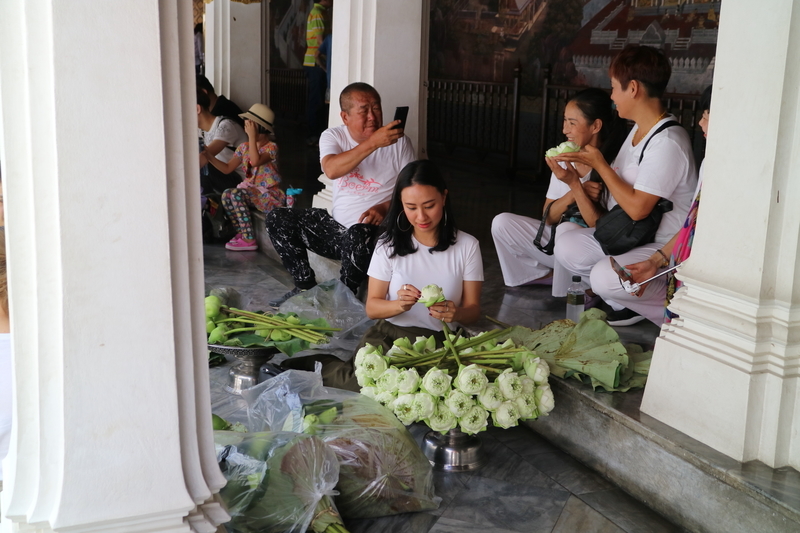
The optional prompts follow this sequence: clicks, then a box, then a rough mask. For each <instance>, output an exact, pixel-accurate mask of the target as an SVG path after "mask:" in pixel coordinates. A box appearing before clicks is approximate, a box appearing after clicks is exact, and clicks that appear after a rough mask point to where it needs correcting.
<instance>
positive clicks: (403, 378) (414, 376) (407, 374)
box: [397, 368, 420, 394]
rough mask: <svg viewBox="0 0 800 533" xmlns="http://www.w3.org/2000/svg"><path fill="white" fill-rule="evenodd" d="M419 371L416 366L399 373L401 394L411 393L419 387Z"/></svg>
mask: <svg viewBox="0 0 800 533" xmlns="http://www.w3.org/2000/svg"><path fill="white" fill-rule="evenodd" d="M419 382H420V379H419V372H417V369H416V368H407V369H405V370H401V371H400V373H399V374H398V375H397V391H398V392H399V393H400V394H411V393H413V392H417V389H418V388H419Z"/></svg>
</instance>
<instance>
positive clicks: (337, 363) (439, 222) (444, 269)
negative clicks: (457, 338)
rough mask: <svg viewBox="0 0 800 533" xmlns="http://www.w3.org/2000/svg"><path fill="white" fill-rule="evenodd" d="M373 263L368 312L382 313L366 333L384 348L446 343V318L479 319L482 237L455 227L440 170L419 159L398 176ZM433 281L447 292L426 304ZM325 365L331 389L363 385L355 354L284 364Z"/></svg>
mask: <svg viewBox="0 0 800 533" xmlns="http://www.w3.org/2000/svg"><path fill="white" fill-rule="evenodd" d="M381 228H382V229H383V233H382V236H381V237H380V239H379V241H378V244H377V246H376V247H375V252H374V254H373V256H372V261H371V262H370V265H369V271H368V274H369V291H368V295H367V316H369V317H370V318H375V319H378V321H377V323H376V324H375V325H374V326H372V327H370V328H369V329H368V330H367V331H366V333H365V334H364V335H363V337H362V338H361V342H360V344H359V346H358V347H359V348H361V347H362V346H364V345H365V344H367V343H369V344H372V345H373V346H382V347H383V349H384V353H385V352H386V351H388V350H389V348H391V346H392V343H393V342H394V341H395V339H398V338H402V337H409V338H411V340H412V341H413V340H414V339H415V338H416V337H418V336H424V337H430V336H431V335H433V336H434V337H435V338H436V342H437V345H438V346H441V345H442V343H443V341H444V334H443V333H442V330H443V327H442V321H444V322H448V323H451V322H456V323H460V324H470V323H472V322H475V321H476V320H477V319H478V318H479V317H480V304H481V301H480V300H481V286H482V285H483V262H482V260H481V250H480V246H479V244H478V240H477V239H476V238H475V237H473V236H472V235H469V234H467V233H464V232H463V231H459V230H458V229H456V223H455V218H454V217H453V211H452V209H451V207H450V198H449V195H448V191H447V187H446V185H445V182H444V179H442V176H441V173H440V172H439V169H438V168H436V165H435V164H434V163H432V162H430V161H414V162H411V163H409V164H408V165H406V166H405V167H404V168H403V170H402V171H401V172H400V175H399V176H398V177H397V182H396V185H395V188H394V193H393V195H392V200H391V204H390V207H389V211H388V213H387V215H386V218H384V220H383V224H382V226H381ZM426 285H438V286H439V287H441V288H442V292H443V294H444V296H445V298H447V299H446V300H445V301H443V302H440V303H438V304H435V305H433V306H431V307H430V308H427V307H425V306H424V305H423V304H421V303H419V302H418V300H419V298H420V295H421V289H422V288H423V287H425V286H426ZM316 362H320V363H322V382H323V384H324V385H325V386H326V387H336V388H339V389H346V390H353V391H356V392H358V391H360V390H361V387H359V385H358V382H357V379H356V376H355V371H354V367H353V360H352V359H351V360H349V361H341V360H340V359H338V358H336V357H334V356H331V355H316V356H308V357H301V358H291V359H287V360H286V361H284V362H283V363H281V367H282V368H283V369H290V368H291V369H298V370H314V365H315V363H316Z"/></svg>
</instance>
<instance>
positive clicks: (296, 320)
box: [286, 315, 300, 324]
mask: <svg viewBox="0 0 800 533" xmlns="http://www.w3.org/2000/svg"><path fill="white" fill-rule="evenodd" d="M286 323H287V324H299V323H300V317H299V316H297V315H289V316H287V317H286Z"/></svg>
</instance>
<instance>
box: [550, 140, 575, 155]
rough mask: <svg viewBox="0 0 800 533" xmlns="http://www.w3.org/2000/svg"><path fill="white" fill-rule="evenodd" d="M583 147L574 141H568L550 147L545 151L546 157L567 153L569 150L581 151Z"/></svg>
mask: <svg viewBox="0 0 800 533" xmlns="http://www.w3.org/2000/svg"><path fill="white" fill-rule="evenodd" d="M580 151H581V147H580V146H578V145H577V144H575V143H574V142H572V141H567V142H563V143H561V144H559V145H558V146H554V147H553V148H550V149H549V150H548V151H546V152H545V153H544V155H545V157H555V156H557V155H561V154H566V153H569V152H580Z"/></svg>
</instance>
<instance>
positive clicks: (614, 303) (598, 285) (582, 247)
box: [553, 224, 667, 325]
mask: <svg viewBox="0 0 800 533" xmlns="http://www.w3.org/2000/svg"><path fill="white" fill-rule="evenodd" d="M562 225H563V224H562ZM560 229H561V228H560V227H559V230H560ZM662 246H663V245H662V244H659V243H652V244H646V245H644V246H640V247H639V248H634V249H633V250H631V251H630V252H627V253H624V254H620V255H617V256H615V257H614V258H615V259H616V260H617V262H618V263H619V264H620V265H622V266H626V265H632V264H634V263H639V262H641V261H644V260H645V259H648V258H649V257H650V256H652V255H653V254H654V253H655V252H656V250H659V249H661V247H662ZM553 256H554V257H555V258H556V261H557V262H558V263H560V264H562V265H563V266H564V268H565V269H567V270H568V271H569V272H572V273H573V274H575V275H577V276H581V279H582V280H589V283H590V284H591V287H592V291H594V293H595V294H597V295H599V296H600V297H601V298H602V299H603V300H605V301H606V302H607V303H608V304H609V305H611V307H612V308H615V309H621V308H623V307H627V308H628V309H630V310H631V311H634V312H636V313H639V314H640V315H642V316H643V317H645V318H646V319H648V320H649V321H651V322H653V323H655V324H658V325H660V324H661V323H662V322H663V321H664V302H665V301H666V297H667V285H666V276H662V277H660V278H658V279H656V280H654V281H651V282H650V283H648V284H647V285H645V286H644V287H643V290H640V293H641V294H642V296H636V295H633V294H628V293H627V292H625V289H623V288H622V284H621V283H620V280H619V276H618V275H617V273H616V272H614V270H613V269H612V268H611V261H609V259H608V256H606V255H605V254H604V253H603V249H602V248H601V247H600V243H598V242H597V241H596V240H595V238H594V228H579V229H577V230H575V231H569V232H566V233H564V234H563V235H558V238H557V239H556V248H555V253H554V254H553ZM645 287H646V288H645Z"/></svg>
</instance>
